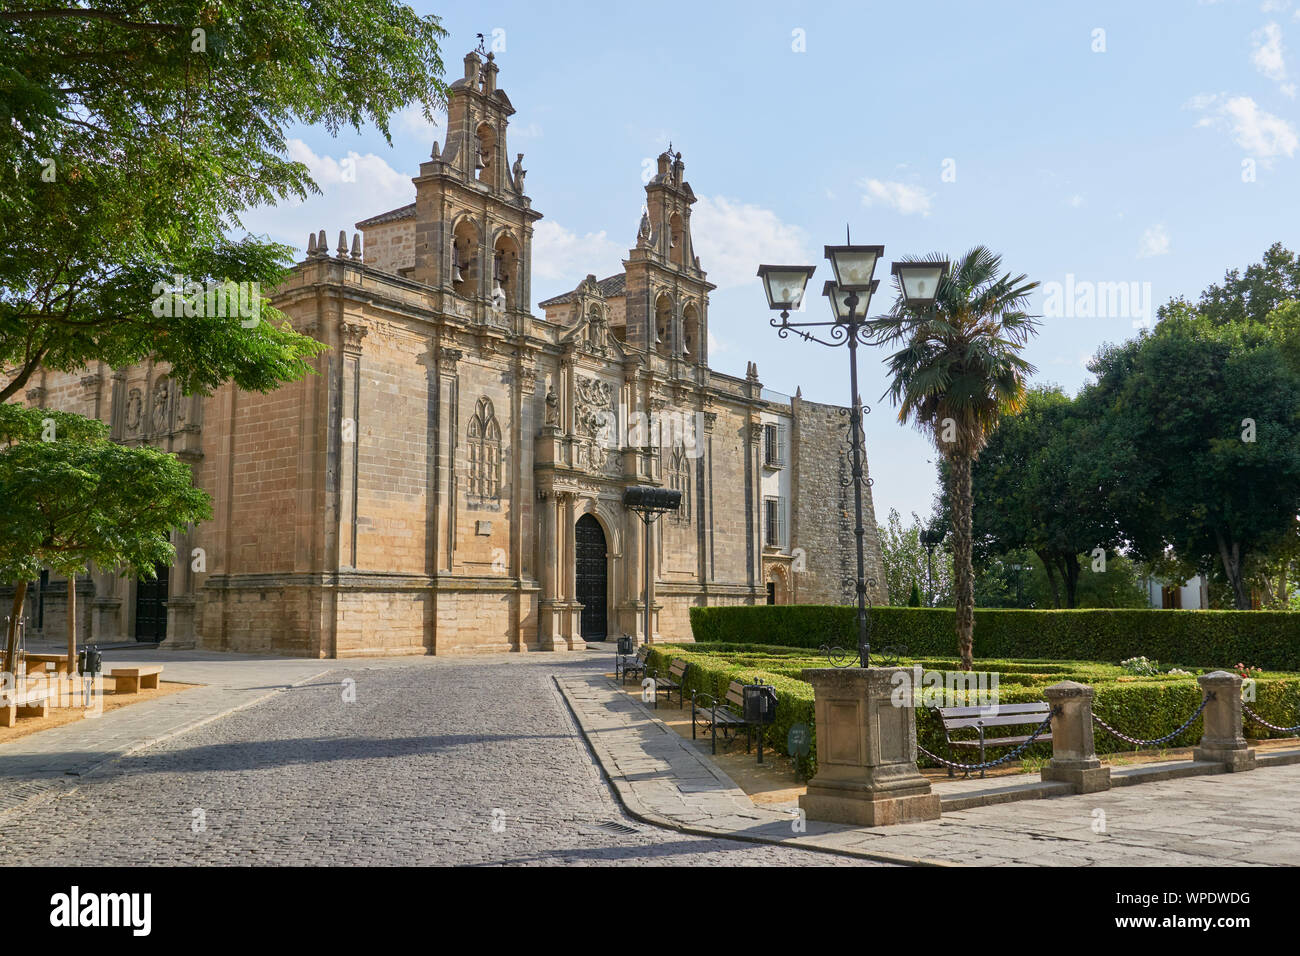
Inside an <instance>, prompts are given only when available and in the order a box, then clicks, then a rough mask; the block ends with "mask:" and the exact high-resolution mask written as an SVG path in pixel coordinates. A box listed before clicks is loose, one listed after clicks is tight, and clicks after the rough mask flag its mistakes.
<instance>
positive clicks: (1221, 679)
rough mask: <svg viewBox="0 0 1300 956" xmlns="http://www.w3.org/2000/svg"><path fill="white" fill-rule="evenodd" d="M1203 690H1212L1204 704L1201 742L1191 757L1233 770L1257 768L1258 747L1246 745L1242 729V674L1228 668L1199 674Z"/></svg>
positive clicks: (1207, 692) (1208, 691)
mask: <svg viewBox="0 0 1300 956" xmlns="http://www.w3.org/2000/svg"><path fill="white" fill-rule="evenodd" d="M1196 680H1197V683H1199V684H1200V685H1201V691H1202V692H1203V693H1204V694H1206V695H1209V694H1213V695H1214V699H1213V700H1212V701H1210V703H1209V704H1208V705H1207V706H1206V708H1205V713H1204V714H1203V715H1202V716H1204V718H1205V732H1204V733H1203V734H1202V735H1201V743H1200V745H1199V746H1198V747H1196V749H1195V750H1193V751H1192V759H1193V760H1199V761H1206V762H1208V763H1221V764H1223V766H1224V767H1225V768H1226V769H1227V770H1228V772H1229V773H1233V772H1235V771H1238V770H1254V769H1255V751H1254V750H1252V749H1251V748H1250V747H1248V746H1247V745H1246V737H1245V735H1244V734H1242V732H1241V677H1240V676H1238V675H1237V674H1230V673H1228V672H1227V671H1215V672H1214V673H1212V674H1202V675H1201V676H1200V677H1198V678H1196Z"/></svg>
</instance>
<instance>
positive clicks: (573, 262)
mask: <svg viewBox="0 0 1300 956" xmlns="http://www.w3.org/2000/svg"><path fill="white" fill-rule="evenodd" d="M625 253H626V250H625V249H624V248H623V247H622V246H621V245H619V244H618V243H617V242H614V240H612V239H610V238H609V236H607V235H606V234H605V230H603V229H602V230H601V231H600V232H589V233H587V234H586V235H585V236H579V235H578V234H577V233H576V232H570V231H569V230H568V229H565V228H564V227H563V226H561V225H560V224H559V223H558V222H554V221H552V220H549V219H543V220H542V221H541V222H539V223H538V224H537V227H536V228H535V229H534V230H533V278H534V279H541V280H543V281H544V282H563V283H567V285H564V287H563V288H562V289H557V290H556V292H557V293H558V292H567V291H569V290H571V289H575V288H577V286H578V283H579V282H580V281H582V277H583V276H585V275H586V274H587V273H589V272H590V273H594V274H595V275H596V278H598V279H603V278H605V277H606V276H608V275H612V274H614V273H615V272H619V271H620V270H621V263H622V259H623V255H624V254H625ZM542 298H548V296H545V295H544V296H542Z"/></svg>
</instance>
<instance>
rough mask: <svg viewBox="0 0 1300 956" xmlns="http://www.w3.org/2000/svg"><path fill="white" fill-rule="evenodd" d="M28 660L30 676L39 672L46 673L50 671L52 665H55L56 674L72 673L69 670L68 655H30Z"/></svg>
mask: <svg viewBox="0 0 1300 956" xmlns="http://www.w3.org/2000/svg"><path fill="white" fill-rule="evenodd" d="M26 659H27V673H29V674H33V673H36V672H38V671H39V672H42V673H44V672H45V671H46V670H48V669H49V665H50V664H53V665H54V672H55V673H56V674H67V673H70V672H69V670H68V655H67V654H28V655H27V658H26Z"/></svg>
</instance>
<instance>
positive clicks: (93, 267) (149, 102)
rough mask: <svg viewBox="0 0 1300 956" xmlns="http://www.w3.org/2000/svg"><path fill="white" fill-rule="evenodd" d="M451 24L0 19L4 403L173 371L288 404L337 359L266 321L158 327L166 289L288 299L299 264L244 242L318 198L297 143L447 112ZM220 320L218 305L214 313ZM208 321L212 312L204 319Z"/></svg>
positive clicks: (153, 9)
mask: <svg viewBox="0 0 1300 956" xmlns="http://www.w3.org/2000/svg"><path fill="white" fill-rule="evenodd" d="M444 35H445V33H444V30H443V29H442V27H441V26H440V25H439V23H438V20H437V18H436V17H431V16H430V17H420V16H417V15H416V14H415V13H414V12H412V11H411V10H410V9H409V8H408V7H406V6H405V5H403V4H401V3H398V2H395V0H223V2H221V3H211V2H208V0H169V2H167V3H159V2H152V0H103V2H100V3H96V4H95V5H94V6H91V7H87V6H79V5H63V6H51V5H49V4H47V3H43V2H38V0H11V2H9V3H6V4H5V5H4V9H2V10H0V154H2V155H3V156H4V157H5V161H4V163H3V164H0V235H3V236H4V237H5V252H4V255H3V256H2V257H0V368H6V369H9V368H12V369H16V371H15V373H14V374H13V377H12V378H10V379H9V381H8V382H5V383H4V384H3V385H2V386H0V401H4V400H5V399H8V398H9V397H11V396H13V395H15V394H17V393H19V391H20V390H21V389H22V388H23V387H24V385H25V384H26V382H27V381H28V380H29V378H30V377H31V375H32V373H33V372H34V371H35V370H36V369H37V368H38V367H41V366H44V367H46V368H51V369H58V370H62V371H74V370H76V369H79V368H81V367H83V366H84V365H86V364H87V363H88V362H90V361H92V360H96V359H102V360H103V361H105V362H108V363H109V364H111V365H114V366H121V365H127V364H131V363H133V362H137V361H140V360H142V359H144V358H145V357H147V356H150V355H153V356H156V357H157V358H159V359H161V360H163V361H166V362H168V363H170V365H171V366H172V368H173V374H174V375H175V377H176V378H177V380H178V382H179V384H180V386H181V387H182V389H183V390H184V391H185V392H187V393H194V392H204V391H208V390H211V389H212V388H215V387H217V386H219V385H220V384H222V383H224V382H226V381H234V382H235V384H236V385H238V386H239V387H240V388H243V389H247V390H251V391H269V390H272V389H274V388H275V387H277V386H278V385H279V384H281V383H282V382H284V381H289V380H293V379H295V378H299V377H301V376H302V375H304V374H306V372H307V371H308V370H309V369H310V364H309V360H310V358H311V357H312V356H313V355H315V354H316V353H317V352H318V351H319V350H320V346H319V345H318V344H317V343H316V342H315V341H314V340H312V339H310V338H308V337H306V336H302V335H299V334H297V333H295V332H294V331H293V330H292V329H291V328H290V327H289V325H288V322H287V320H286V319H285V317H284V316H283V315H282V314H280V313H279V312H277V311H276V310H273V309H272V308H271V307H270V306H269V305H268V304H267V303H266V302H264V301H259V302H258V306H259V310H258V311H257V313H255V315H256V319H257V320H256V321H254V322H252V323H251V324H250V321H249V318H248V317H246V316H244V315H238V316H236V317H234V318H231V317H229V316H228V315H227V316H221V315H213V314H211V313H212V312H215V311H217V310H216V309H215V307H214V308H209V309H204V310H203V311H204V312H205V313H208V314H204V315H192V314H191V315H184V314H182V315H179V316H166V315H157V314H155V309H154V303H155V301H156V300H158V299H159V296H160V295H161V296H163V298H164V299H166V298H167V297H166V289H165V286H163V285H161V284H162V283H164V282H169V281H170V280H171V278H172V277H173V276H176V275H180V276H182V277H184V278H185V279H188V280H190V281H193V282H196V283H198V284H199V285H200V286H202V287H204V288H206V286H207V285H208V284H209V283H221V282H225V281H227V280H229V281H233V282H237V283H248V285H247V286H245V290H246V293H247V296H248V301H249V304H250V305H251V304H252V300H253V296H252V290H253V286H252V283H258V284H259V286H260V289H265V290H267V291H269V290H270V289H271V288H272V287H273V286H274V285H275V284H276V283H277V282H279V281H280V280H281V278H282V277H283V276H284V274H285V269H286V266H287V265H288V263H289V261H290V250H289V249H288V248H287V247H284V246H281V245H278V244H276V243H271V242H268V241H265V240H263V239H259V238H256V237H249V236H243V237H242V238H241V237H234V238H232V232H234V231H237V230H239V229H240V226H241V223H240V219H239V215H240V212H241V211H242V210H245V209H248V208H250V207H252V206H255V205H262V204H273V203H275V202H277V201H279V200H282V199H285V198H290V197H295V198H300V199H301V198H305V197H306V196H307V195H308V194H309V193H312V192H318V191H319V190H318V189H317V187H316V185H315V183H314V182H313V181H312V179H311V177H310V175H309V173H308V170H307V168H306V166H304V165H303V164H302V163H299V162H295V161H293V160H290V159H288V158H287V157H286V156H285V155H284V154H285V140H286V130H287V129H289V128H290V126H291V125H292V124H295V123H304V124H319V125H323V126H324V127H325V128H326V129H328V130H329V131H330V132H331V133H337V132H338V130H340V129H341V128H343V127H351V128H352V129H357V130H360V129H361V128H362V127H363V126H364V125H365V124H367V123H373V124H374V125H375V126H377V127H378V128H379V130H380V131H381V132H382V133H383V134H384V136H385V137H387V136H388V122H389V117H390V116H391V114H392V113H393V112H394V111H395V110H397V109H400V108H401V107H403V106H404V105H405V104H407V103H409V102H412V101H415V102H418V103H419V104H420V105H421V107H422V109H423V112H424V114H425V116H426V117H430V118H431V116H432V110H433V109H434V108H435V107H437V106H438V104H439V103H441V102H442V101H443V97H444V95H445V88H444V85H443V83H442V81H441V80H440V79H439V77H440V76H441V74H442V61H441V59H440V57H439V53H438V46H437V43H438V41H439V39H440V38H441V37H442V36H444ZM214 305H215V303H214ZM190 311H194V310H193V309H191V310H190Z"/></svg>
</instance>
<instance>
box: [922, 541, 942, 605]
mask: <svg viewBox="0 0 1300 956" xmlns="http://www.w3.org/2000/svg"><path fill="white" fill-rule="evenodd" d="M942 540H943V532H942V531H940V530H939V529H938V528H926V529H924V530H923V531H922V532H921V544H922V546H923V547H924V548H925V606H926V607H933V606H934V549H935V548H936V547H937V546H938V544H939V542H940V541H942Z"/></svg>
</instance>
